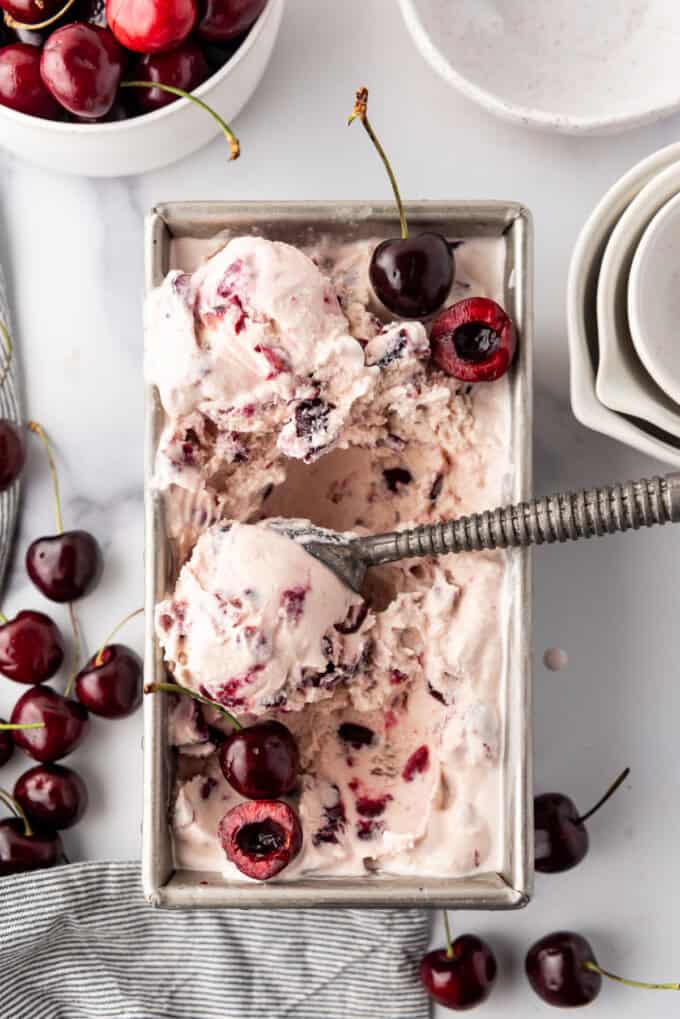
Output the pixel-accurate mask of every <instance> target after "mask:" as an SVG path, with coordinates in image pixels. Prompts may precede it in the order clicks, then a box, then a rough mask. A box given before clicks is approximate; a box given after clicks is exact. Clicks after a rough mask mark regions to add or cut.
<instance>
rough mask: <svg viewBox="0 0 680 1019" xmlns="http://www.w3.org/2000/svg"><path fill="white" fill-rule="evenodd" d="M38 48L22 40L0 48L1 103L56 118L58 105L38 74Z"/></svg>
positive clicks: (22, 111)
mask: <svg viewBox="0 0 680 1019" xmlns="http://www.w3.org/2000/svg"><path fill="white" fill-rule="evenodd" d="M40 56H41V54H40V50H39V49H38V48H37V47H35V46H29V45H27V44H25V43H21V42H17V43H12V44H11V45H10V46H5V47H3V49H0V105H2V106H8V107H9V108H10V109H11V110H17V111H18V112H19V113H28V114H29V115H30V116H31V117H41V118H42V119H43V120H58V119H59V117H60V116H61V107H60V105H59V103H58V102H57V101H56V99H55V98H54V96H53V95H52V94H51V93H50V91H49V89H48V88H47V87H46V85H45V83H44V82H43V80H42V77H41V75H40Z"/></svg>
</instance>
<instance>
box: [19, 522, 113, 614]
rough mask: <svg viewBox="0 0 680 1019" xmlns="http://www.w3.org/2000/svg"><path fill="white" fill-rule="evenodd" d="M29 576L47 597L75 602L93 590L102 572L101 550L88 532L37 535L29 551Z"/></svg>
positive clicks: (27, 563) (27, 562)
mask: <svg viewBox="0 0 680 1019" xmlns="http://www.w3.org/2000/svg"><path fill="white" fill-rule="evenodd" d="M26 570H27V571H28V575H29V577H30V578H31V580H32V581H33V583H34V584H35V586H36V587H37V588H38V590H40V591H42V593H43V594H44V595H45V597H46V598H49V599H50V600H51V601H56V602H72V601H77V600H78V598H82V597H83V595H85V594H87V593H88V592H89V591H91V590H92V589H93V588H94V587H95V585H96V583H97V581H98V579H99V575H100V573H101V553H100V550H99V545H98V544H97V542H96V540H95V538H93V536H92V535H91V534H90V533H89V532H88V531H62V533H61V534H55V535H52V536H51V537H48V538H38V539H36V541H34V542H33V543H32V544H31V545H29V547H28V551H27V552H26Z"/></svg>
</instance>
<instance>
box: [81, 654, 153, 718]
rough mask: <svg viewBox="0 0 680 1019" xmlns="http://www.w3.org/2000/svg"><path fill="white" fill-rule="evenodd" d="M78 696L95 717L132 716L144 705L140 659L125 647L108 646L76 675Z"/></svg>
mask: <svg viewBox="0 0 680 1019" xmlns="http://www.w3.org/2000/svg"><path fill="white" fill-rule="evenodd" d="M75 693H76V696H77V698H78V700H79V701H80V703H81V704H84V705H85V707H86V708H87V709H88V711H91V712H92V713H93V714H95V715H101V716H102V717H103V718H125V717H126V716H127V715H131V714H132V712H133V711H136V710H137V708H138V707H139V705H140V704H141V702H142V662H141V659H140V658H139V656H138V655H136V654H135V652H134V651H132V650H131V649H130V648H128V647H125V646H124V645H123V644H107V645H106V646H105V647H103V648H102V649H101V651H99V652H98V653H97V654H96V655H94V656H93V657H92V658H91V659H90V661H89V662H88V663H87V665H86V666H85V667H84V668H83V669H81V671H80V672H79V673H78V675H77V676H76V681H75Z"/></svg>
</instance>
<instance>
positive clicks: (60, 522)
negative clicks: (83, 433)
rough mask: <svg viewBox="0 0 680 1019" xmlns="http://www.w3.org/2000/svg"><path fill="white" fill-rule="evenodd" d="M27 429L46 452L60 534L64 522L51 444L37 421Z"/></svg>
mask: <svg viewBox="0 0 680 1019" xmlns="http://www.w3.org/2000/svg"><path fill="white" fill-rule="evenodd" d="M28 428H29V430H30V431H31V432H33V434H34V435H37V436H38V438H39V439H40V441H41V442H42V444H43V446H44V447H45V449H46V450H47V460H48V463H49V465H50V474H51V475H52V488H53V489H54V519H55V521H56V524H57V534H61V533H62V532H63V530H64V521H63V519H62V516H61V500H60V498H59V477H58V475H57V465H56V463H55V462H54V453H53V452H52V444H51V443H50V440H49V439H48V438H47V435H46V433H45V429H44V428H43V426H42V425H39V424H38V422H37V421H29V422H28Z"/></svg>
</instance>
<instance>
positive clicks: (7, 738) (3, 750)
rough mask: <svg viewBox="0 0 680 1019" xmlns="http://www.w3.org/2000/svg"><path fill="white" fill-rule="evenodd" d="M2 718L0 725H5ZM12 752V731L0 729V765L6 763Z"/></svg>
mask: <svg viewBox="0 0 680 1019" xmlns="http://www.w3.org/2000/svg"><path fill="white" fill-rule="evenodd" d="M6 724H7V723H6V722H5V719H4V718H0V725H6ZM13 753H14V740H13V739H12V733H11V732H6V731H0V767H2V765H3V764H7V762H8V761H9V759H10V757H11V756H12V754H13Z"/></svg>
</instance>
